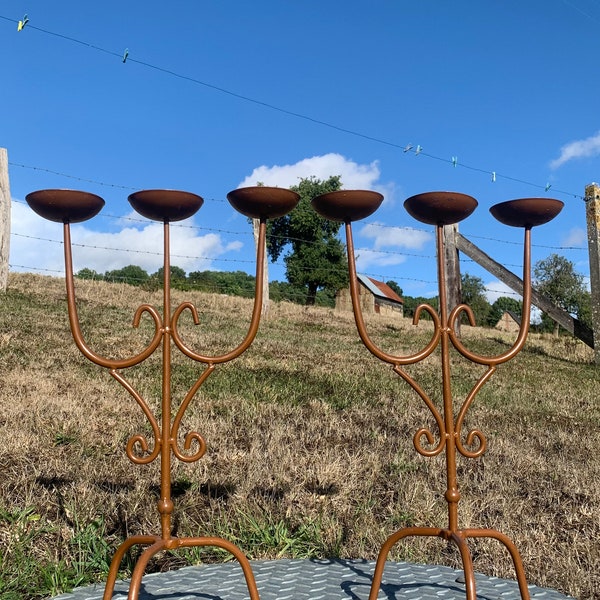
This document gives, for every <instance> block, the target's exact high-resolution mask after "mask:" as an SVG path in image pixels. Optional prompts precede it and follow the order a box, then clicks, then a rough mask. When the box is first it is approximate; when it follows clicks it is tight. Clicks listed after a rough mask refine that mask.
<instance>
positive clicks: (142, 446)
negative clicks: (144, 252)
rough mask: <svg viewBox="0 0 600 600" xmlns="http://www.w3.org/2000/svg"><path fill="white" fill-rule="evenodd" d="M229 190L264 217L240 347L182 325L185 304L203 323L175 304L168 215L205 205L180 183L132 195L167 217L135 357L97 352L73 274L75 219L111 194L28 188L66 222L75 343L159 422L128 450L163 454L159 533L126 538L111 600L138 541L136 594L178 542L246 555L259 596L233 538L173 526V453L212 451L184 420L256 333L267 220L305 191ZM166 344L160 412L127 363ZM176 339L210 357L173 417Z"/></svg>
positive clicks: (148, 213) (42, 207) (137, 457)
mask: <svg viewBox="0 0 600 600" xmlns="http://www.w3.org/2000/svg"><path fill="white" fill-rule="evenodd" d="M227 198H228V200H229V202H230V203H231V205H232V206H233V207H234V208H235V209H236V210H237V211H239V212H241V213H242V214H244V215H246V216H248V217H251V218H254V219H259V221H260V226H259V236H258V245H257V256H256V293H255V298H254V309H253V312H252V317H251V320H250V325H249V329H248V332H247V334H246V337H245V339H244V340H243V341H242V342H241V343H240V344H239V346H237V347H236V348H234V349H233V350H231V351H230V352H227V353H226V354H222V355H220V356H208V355H205V354H200V353H198V352H196V351H195V350H193V349H192V348H190V347H189V346H188V345H187V344H186V343H185V342H184V340H183V339H182V337H181V335H180V333H179V331H178V322H179V317H180V316H181V314H182V313H183V312H185V311H186V310H187V311H189V312H190V313H191V315H192V318H193V320H194V323H195V324H196V325H198V324H199V318H198V312H197V310H196V307H195V306H194V305H193V304H192V303H191V302H183V303H181V304H180V305H179V306H178V307H177V308H176V309H175V310H174V311H172V310H171V282H170V274H171V269H170V248H169V247H170V243H169V223H170V222H172V221H179V220H182V219H186V218H188V217H191V216H192V215H193V214H195V213H196V211H197V210H198V209H199V208H200V207H201V206H202V204H203V202H204V201H203V199H202V198H201V197H200V196H197V195H195V194H191V193H188V192H182V191H175V190H145V191H140V192H135V193H133V194H131V195H130V196H129V202H130V204H131V205H132V207H133V208H134V209H135V210H136V211H137V212H138V213H139V214H141V215H143V216H144V217H147V218H149V219H153V220H156V221H162V222H163V224H164V275H163V277H164V279H163V283H164V287H163V312H162V315H161V314H160V313H159V311H158V310H157V309H156V308H154V307H153V306H150V305H149V304H142V305H141V306H139V307H138V309H137V311H136V312H135V315H134V317H133V326H134V327H138V326H139V324H140V320H141V318H142V316H143V315H144V313H146V314H147V315H149V317H150V318H151V319H152V321H153V322H154V335H153V337H152V340H151V341H150V342H149V344H148V345H147V346H146V348H145V349H144V350H142V351H141V352H140V353H139V354H136V355H135V356H132V357H130V358H126V359H121V360H115V359H111V358H105V357H103V356H100V355H98V354H96V353H95V352H94V351H93V350H92V349H91V348H90V347H89V346H88V345H87V344H86V342H85V340H84V338H83V335H82V332H81V328H80V325H79V319H78V315H77V306H76V301H75V286H74V282H73V262H72V254H71V233H70V224H71V223H78V222H82V221H86V220H88V219H91V218H92V217H94V216H95V215H96V214H97V213H98V212H100V210H101V209H102V207H103V206H104V200H103V199H102V198H100V197H99V196H96V195H94V194H89V193H87V192H81V191H76V190H41V191H37V192H32V193H31V194H29V195H28V196H27V198H26V199H27V202H28V204H29V205H30V206H31V208H32V209H33V210H34V211H35V212H36V213H38V214H39V215H40V216H42V217H44V218H46V219H49V220H51V221H57V222H60V223H63V233H64V253H65V279H66V288H67V305H68V313H69V324H70V328H71V332H72V334H73V338H74V340H75V344H76V345H77V347H78V348H79V350H80V351H81V352H82V353H83V355H84V356H85V357H86V358H87V359H89V360H90V361H92V362H93V363H95V364H97V365H99V366H101V367H104V368H106V369H108V370H109V373H110V374H111V376H112V377H114V378H115V379H116V380H117V381H118V382H119V383H120V384H121V385H122V386H123V387H124V388H125V389H126V390H127V391H128V392H129V394H130V395H131V396H132V397H133V399H134V400H135V401H136V402H137V404H138V405H139V406H140V408H141V409H142V411H143V412H144V415H145V416H146V419H147V420H148V422H149V424H150V426H151V428H152V436H153V440H152V442H151V443H149V441H148V439H147V438H146V437H145V436H144V435H142V434H137V435H134V436H132V437H131V438H130V439H129V441H128V442H127V445H126V454H127V456H128V458H129V460H131V462H133V463H134V464H136V465H147V464H149V463H151V462H153V461H154V460H156V459H158V460H159V461H160V500H159V501H158V512H159V513H160V523H161V534H160V535H134V536H131V537H129V538H127V539H126V540H125V541H124V542H123V543H122V544H121V545H120V546H119V547H118V549H117V551H116V553H115V555H114V557H113V559H112V562H111V565H110V569H109V573H108V578H107V582H106V586H105V590H104V600H110V598H111V597H112V595H113V592H114V586H115V582H116V578H117V574H118V571H119V566H120V564H121V561H122V559H123V557H124V556H125V553H126V552H127V551H128V550H129V549H130V548H132V547H133V546H136V545H139V546H147V548H146V549H145V550H144V551H143V552H142V553H141V554H140V556H139V558H138V559H137V562H136V565H135V568H134V570H133V573H132V577H131V583H130V585H129V595H128V597H129V599H130V600H133V599H137V598H138V596H139V592H140V586H141V581H142V577H143V575H144V572H145V569H146V567H147V565H148V561H149V560H150V558H151V557H152V556H154V555H155V554H156V553H158V552H160V551H162V550H176V549H178V548H188V547H193V546H213V547H219V548H223V549H225V550H227V551H228V552H230V553H231V554H232V555H233V556H234V557H235V558H236V559H237V560H238V562H239V563H240V565H241V567H242V570H243V573H244V577H245V579H246V585H247V587H248V591H249V593H250V598H251V600H259V596H258V591H257V588H256V582H255V579H254V575H253V573H252V569H251V568H250V564H249V562H248V559H247V558H246V556H245V555H244V554H243V552H242V551H241V550H240V549H239V548H237V547H236V546H235V545H234V544H232V543H231V542H229V541H227V540H225V539H222V538H218V537H176V536H174V535H173V529H172V526H171V514H172V512H173V508H174V505H173V501H172V498H171V460H172V458H173V456H174V457H175V458H176V459H178V460H180V461H183V462H186V463H192V462H195V461H197V460H198V459H200V458H201V457H202V456H203V454H204V453H205V451H206V442H205V441H204V439H203V438H202V436H201V435H200V434H199V433H198V432H196V431H190V432H189V433H187V434H186V435H185V437H184V438H183V446H182V444H181V439H180V438H181V436H180V426H181V421H182V418H183V415H184V413H185V411H186V409H187V407H188V406H189V404H190V402H191V400H192V398H193V397H194V396H195V394H196V393H197V392H198V390H199V389H200V387H201V385H202V384H203V383H204V382H205V381H206V379H207V378H208V377H209V375H211V373H212V372H213V371H214V370H215V368H216V366H217V365H218V364H221V363H225V362H229V361H231V360H234V359H236V358H238V357H239V356H240V355H241V354H242V353H243V352H244V351H245V350H247V349H248V347H249V346H250V345H251V344H252V342H253V341H254V338H255V336H256V333H257V330H258V325H259V321H260V316H261V308H262V290H263V278H264V253H265V237H266V221H267V219H269V218H277V217H281V216H283V215H285V214H286V213H288V212H289V211H290V210H291V209H292V208H294V207H295V206H296V204H297V203H298V201H299V199H300V197H299V196H298V194H296V193H295V192H292V191H290V190H286V189H281V188H271V187H264V186H261V187H250V188H240V189H237V190H234V191H232V192H230V193H229V194H228V195H227ZM161 344H162V399H161V415H160V418H159V417H157V416H155V415H154V414H153V412H152V409H151V408H150V406H149V404H148V402H147V401H146V399H144V398H143V397H142V396H141V394H140V393H138V391H136V390H135V389H134V387H133V386H132V385H131V384H130V383H129V382H128V381H127V379H126V378H125V376H124V375H123V374H122V372H121V371H122V370H123V369H127V368H129V367H133V366H135V365H139V364H140V363H142V362H143V361H145V360H146V359H147V358H148V357H150V356H151V355H152V354H154V352H155V351H156V350H157V349H158V348H159V346H161ZM173 344H175V346H176V347H177V348H178V349H179V350H180V351H181V352H182V353H183V354H184V355H185V356H187V357H188V358H190V359H192V360H193V361H195V362H198V363H202V364H204V365H206V368H205V369H204V371H203V372H202V373H201V374H200V376H199V377H198V379H197V380H196V381H195V383H194V384H193V385H192V387H191V388H190V389H189V391H188V392H187V394H186V395H185V397H184V398H183V400H182V401H181V403H180V405H179V407H178V408H177V412H176V413H175V418H174V419H172V412H171V408H172V398H171V351H172V349H173V348H172V346H173Z"/></svg>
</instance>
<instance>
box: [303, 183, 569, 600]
mask: <svg viewBox="0 0 600 600" xmlns="http://www.w3.org/2000/svg"><path fill="white" fill-rule="evenodd" d="M382 199H383V197H382V196H381V195H380V194H377V193H376V192H368V191H367V192H365V191H358V190H350V191H337V192H330V193H328V194H324V195H322V196H319V197H317V198H315V199H314V200H313V202H312V204H313V207H314V209H315V210H316V211H317V212H318V213H320V214H321V215H322V216H324V217H326V218H328V219H332V220H336V221H343V222H344V223H345V231H346V242H347V252H348V269H349V275H350V293H351V297H352V309H353V312H354V318H355V322H356V326H357V329H358V333H359V336H360V338H361V340H362V342H363V343H364V345H365V346H366V347H367V349H368V350H369V351H370V352H371V353H372V354H373V355H374V356H375V357H377V358H378V359H380V360H381V361H383V362H385V363H388V364H390V365H391V366H392V367H393V370H394V372H395V373H396V374H397V375H399V376H400V377H401V378H402V379H403V380H404V381H406V382H407V383H408V384H409V385H410V387H411V388H412V389H413V390H414V391H415V392H416V393H417V394H418V396H419V397H420V398H421V399H422V400H423V401H424V403H425V404H426V406H427V408H428V409H429V410H430V412H431V414H432V415H433V417H434V419H435V423H436V427H437V435H436V434H434V433H433V432H432V431H431V430H430V429H428V428H427V427H422V428H420V429H418V430H417V431H416V433H415V435H414V437H413V444H414V447H415V449H416V451H417V452H418V453H419V454H421V455H422V456H424V457H434V456H438V455H439V454H441V453H442V452H445V462H446V491H445V495H444V498H445V500H446V502H447V506H448V526H447V527H405V528H402V529H400V530H398V531H397V532H395V533H394V534H392V535H391V536H389V537H388V539H387V540H386V541H385V542H384V544H383V545H382V547H381V549H380V552H379V555H378V558H377V562H376V565H375V573H374V576H373V582H372V585H371V591H370V595H369V600H377V596H378V593H379V589H380V587H381V580H382V576H383V571H384V567H385V562H386V560H387V556H388V555H389V553H390V551H391V549H392V548H393V546H394V545H395V544H397V543H398V542H399V541H400V540H402V539H403V538H407V537H411V536H412V537H414V536H434V537H439V538H442V539H443V540H446V541H448V542H453V543H454V544H455V545H456V546H457V547H458V550H459V552H460V556H461V560H462V564H463V570H464V575H465V587H466V597H467V599H468V600H476V598H477V594H476V585H475V575H474V571H473V561H472V558H471V553H470V550H469V547H468V544H467V540H468V539H469V538H491V539H495V540H497V541H499V542H500V543H501V544H503V545H504V546H505V547H506V549H507V550H508V552H509V553H510V555H511V558H512V561H513V564H514V567H515V572H516V575H517V581H518V585H519V591H520V594H521V598H522V600H529V598H530V596H529V591H528V588H527V582H526V578H525V572H524V568H523V562H522V559H521V557H520V554H519V552H518V550H517V548H516V546H515V544H514V543H513V542H512V541H511V540H510V539H509V538H508V536H506V535H505V534H503V533H501V532H499V531H496V530H493V529H472V528H459V524H458V505H459V501H460V498H461V494H460V491H459V488H458V483H457V465H456V459H457V454H460V455H462V456H463V457H465V458H478V457H480V456H481V455H482V454H483V453H484V452H485V449H486V446H487V440H486V437H485V435H484V434H483V433H482V432H481V431H479V430H478V429H472V430H471V431H469V432H467V433H466V435H465V434H464V433H463V424H464V421H465V416H466V413H467V411H468V409H469V407H470V406H471V404H472V402H473V400H474V399H475V396H476V394H477V393H478V392H479V390H480V389H481V388H482V387H483V385H484V384H485V383H486V382H487V381H488V380H489V379H490V377H491V376H492V375H493V374H494V372H495V371H496V369H497V366H498V365H500V364H502V363H505V362H507V361H509V360H511V359H512V358H514V357H515V356H516V355H517V354H518V353H519V352H520V351H521V350H522V348H523V346H524V344H525V340H526V338H527V333H528V329H529V324H530V309H531V228H532V227H534V226H536V225H541V224H543V223H546V222H548V221H550V220H551V219H553V218H554V217H555V216H556V215H557V214H558V213H559V212H560V210H561V209H562V207H563V203H562V202H560V201H559V200H553V199H546V198H523V199H518V200H511V201H508V202H503V203H501V204H497V205H495V206H493V207H492V208H491V209H490V211H491V213H492V215H493V216H494V217H495V218H497V219H498V220H499V221H500V222H502V223H504V224H506V225H510V226H515V227H522V228H524V234H525V235H524V243H523V248H524V250H523V314H522V320H521V324H520V328H519V333H518V335H517V337H516V340H515V341H514V343H513V345H512V347H511V348H510V349H509V350H507V351H506V352H504V353H502V354H499V355H497V356H491V357H486V356H482V355H480V354H477V353H474V352H471V351H470V350H469V349H467V348H466V346H464V345H463V343H462V341H461V339H460V337H459V335H458V333H457V327H456V325H457V323H458V319H459V318H460V317H461V315H462V314H463V313H464V314H466V316H467V317H468V319H469V322H470V324H471V325H475V319H474V316H473V312H472V310H471V309H470V308H469V306H467V305H466V304H459V305H458V306H455V307H454V308H453V309H452V311H450V312H448V308H447V295H446V281H445V269H444V264H443V260H444V256H445V248H444V236H443V228H444V226H445V225H451V224H454V223H457V222H458V221H461V220H462V219H465V218H466V217H468V216H469V215H470V214H471V213H472V212H473V211H474V210H475V208H476V207H477V201H476V200H475V199H474V198H472V197H470V196H467V195H465V194H458V193H455V192H427V193H424V194H419V195H417V196H412V197H411V198H408V199H407V200H406V201H405V203H404V206H405V208H406V210H407V212H408V213H409V214H410V215H411V216H413V217H414V218H416V219H417V220H419V221H421V222H423V223H427V224H430V225H434V226H435V231H436V250H437V276H438V289H439V306H440V308H439V312H438V311H436V310H434V309H433V308H432V307H431V306H429V305H428V304H421V305H419V306H418V307H417V308H416V310H415V315H414V319H413V324H414V325H418V323H419V319H420V316H421V314H422V313H423V312H426V313H428V315H429V316H430V317H431V319H432V321H433V334H432V337H431V339H430V341H429V342H428V343H427V345H426V346H425V347H424V348H423V349H422V350H421V351H419V352H416V353H414V354H411V355H406V356H399V355H395V354H391V353H388V352H385V351H383V350H382V349H381V348H379V347H378V346H377V345H376V344H375V343H374V342H373V340H372V339H371V337H370V336H369V333H368V331H367V328H366V326H365V322H364V319H363V315H362V312H361V304H360V298H359V285H358V278H357V273H356V262H355V258H354V243H353V239H352V222H353V221H355V220H358V219H361V218H364V217H366V216H368V215H369V214H372V213H373V212H375V211H376V210H377V208H378V207H379V205H380V204H381V201H382ZM438 346H440V353H441V371H442V373H441V375H442V404H443V407H442V410H440V409H439V408H438V406H437V405H436V403H435V402H434V401H433V400H432V398H431V397H430V396H429V395H428V394H427V392H426V391H425V390H424V389H423V387H421V385H420V384H419V383H418V382H417V381H416V380H415V379H413V377H411V375H409V374H408V373H407V371H406V370H405V369H404V367H406V366H408V365H412V364H415V363H418V362H420V361H422V360H424V359H426V358H427V357H428V356H429V355H431V354H432V352H433V351H434V350H435V349H436V348H437V347H438ZM451 346H453V347H454V349H455V350H456V351H457V352H458V353H459V354H460V355H462V356H463V357H464V358H466V359H467V360H469V361H471V362H473V363H476V364H479V365H483V366H485V367H486V370H485V371H484V373H483V374H482V375H481V376H480V377H479V379H478V380H477V381H476V383H475V385H474V386H473V387H472V389H471V391H470V392H469V393H468V394H467V396H466V397H465V399H464V400H463V401H462V404H460V406H459V409H458V412H455V409H454V399H453V396H452V389H451V377H450V349H451Z"/></svg>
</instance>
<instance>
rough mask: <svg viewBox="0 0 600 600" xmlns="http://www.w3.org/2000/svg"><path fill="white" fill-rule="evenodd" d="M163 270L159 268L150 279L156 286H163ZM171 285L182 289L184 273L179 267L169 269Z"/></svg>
mask: <svg viewBox="0 0 600 600" xmlns="http://www.w3.org/2000/svg"><path fill="white" fill-rule="evenodd" d="M164 273H165V268H164V267H160V268H159V269H158V271H156V273H152V276H151V278H152V279H153V280H154V281H156V282H157V283H158V286H159V287H160V286H162V285H163V281H164ZM169 273H170V281H171V285H172V286H173V287H174V288H177V287H184V286H185V283H186V275H185V271H184V270H183V269H182V268H181V267H177V266H175V265H171V267H170V268H169Z"/></svg>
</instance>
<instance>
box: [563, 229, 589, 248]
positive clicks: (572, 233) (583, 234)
mask: <svg viewBox="0 0 600 600" xmlns="http://www.w3.org/2000/svg"><path fill="white" fill-rule="evenodd" d="M586 244H587V231H586V230H585V229H583V228H581V227H574V228H573V229H570V230H569V231H568V232H567V234H566V235H565V237H564V238H563V239H562V241H561V246H562V247H563V248H564V247H565V246H585V245H586Z"/></svg>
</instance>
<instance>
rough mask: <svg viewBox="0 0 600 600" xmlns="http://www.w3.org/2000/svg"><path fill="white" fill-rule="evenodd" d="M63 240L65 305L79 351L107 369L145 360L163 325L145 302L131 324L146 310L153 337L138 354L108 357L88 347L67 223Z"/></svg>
mask: <svg viewBox="0 0 600 600" xmlns="http://www.w3.org/2000/svg"><path fill="white" fill-rule="evenodd" d="M63 231H64V242H65V281H66V286H67V306H68V310H69V325H70V327H71V333H72V334H73V339H74V340H75V344H76V345H77V347H78V348H79V350H80V351H81V353H82V354H83V355H84V356H85V357H86V358H87V359H89V360H91V361H92V362H94V363H96V364H97V365H100V366H101V367H106V368H107V369H123V368H126V367H132V366H134V365H137V364H139V363H141V362H142V361H144V360H146V358H148V357H149V356H150V355H151V354H152V353H153V352H154V351H155V350H156V348H158V345H159V344H160V341H161V338H162V335H163V325H162V319H161V317H160V315H159V314H158V312H157V311H156V310H155V309H154V308H153V307H152V306H149V305H147V304H144V305H142V306H140V307H139V308H138V309H137V311H136V312H135V315H134V317H133V326H134V327H136V328H137V327H138V326H139V324H140V319H141V317H142V314H143V313H144V312H147V313H148V314H149V315H150V316H151V317H152V319H153V320H154V328H155V331H154V337H153V338H152V340H151V342H150V344H149V345H148V346H147V347H146V348H145V349H144V350H143V351H142V352H140V353H139V354H136V355H135V356H132V357H131V358H127V359H120V360H115V359H110V358H105V357H103V356H100V355H99V354H96V353H95V352H94V351H93V350H91V349H90V347H89V346H88V345H87V344H86V342H85V340H84V339H83V334H82V332H81V327H80V325H79V317H78V314H77V304H76V301H75V284H74V281H73V256H72V252H71V229H70V227H69V223H65V224H64V230H63Z"/></svg>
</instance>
